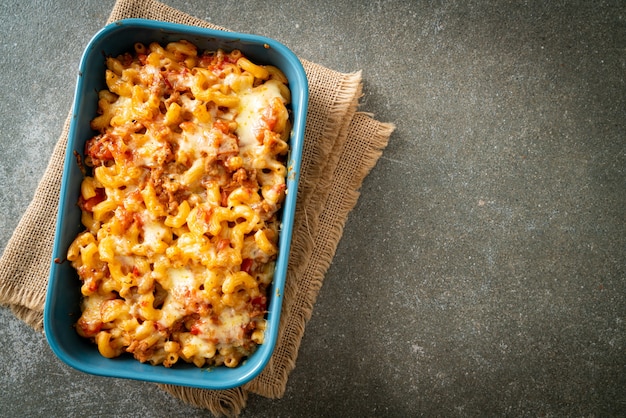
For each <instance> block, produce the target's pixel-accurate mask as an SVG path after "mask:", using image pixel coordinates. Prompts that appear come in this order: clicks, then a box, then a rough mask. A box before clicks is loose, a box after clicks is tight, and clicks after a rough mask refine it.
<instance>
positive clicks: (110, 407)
mask: <svg viewBox="0 0 626 418" xmlns="http://www.w3.org/2000/svg"><path fill="white" fill-rule="evenodd" d="M165 3H167V4H169V5H172V6H174V7H177V8H179V9H181V10H183V11H185V12H188V13H190V14H193V15H195V16H197V17H200V18H205V19H209V20H211V21H213V22H214V23H217V24H220V25H223V26H227V27H230V28H232V29H235V30H240V31H249V32H253V33H258V34H263V35H267V36H270V37H273V38H276V39H278V40H280V41H282V42H283V43H285V44H286V45H287V46H289V47H290V48H292V49H293V50H294V51H295V52H296V53H297V54H298V55H299V56H301V57H303V58H306V59H308V60H311V61H315V62H318V63H320V64H323V65H326V66H328V67H331V68H333V69H336V70H339V71H346V72H347V71H355V70H359V69H361V70H363V78H364V97H363V99H362V106H361V110H363V111H366V112H372V113H374V115H375V116H376V117H377V118H378V119H380V120H383V121H389V122H393V123H395V124H396V125H397V130H396V132H395V133H394V135H393V136H392V138H391V141H390V144H389V146H388V148H387V149H386V150H385V153H384V155H383V157H382V158H381V159H380V161H379V163H378V165H377V166H376V167H375V169H374V170H373V171H372V172H371V174H370V175H369V177H367V179H366V181H365V183H364V185H363V188H362V195H361V198H360V200H359V203H358V205H357V207H356V208H355V210H354V211H353V212H352V213H351V216H350V218H349V221H348V223H347V225H346V229H345V233H344V237H343V239H342V241H341V243H340V245H339V248H338V251H337V254H336V257H335V260H334V262H333V264H332V266H331V268H330V271H329V272H328V275H327V278H326V281H325V284H324V286H323V288H322V290H321V293H320V295H319V298H318V301H317V304H316V307H315V311H314V314H313V317H312V319H311V321H310V323H309V324H308V327H307V331H306V334H305V336H304V340H303V342H302V347H301V350H300V356H299V357H298V361H297V367H296V369H295V370H294V372H293V373H292V375H291V377H290V380H289V384H288V388H287V392H286V394H285V396H284V398H283V399H280V400H274V401H271V400H267V399H264V398H260V397H256V396H251V397H250V399H249V402H248V407H247V408H246V410H245V412H244V414H243V416H245V417H266V416H289V417H307V416H398V417H401V416H417V415H423V416H565V415H569V416H618V415H622V416H623V415H624V414H626V352H625V336H626V325H625V321H626V268H625V266H626V261H625V256H626V219H625V218H626V217H625V207H626V173H625V172H624V170H625V167H626V84H625V76H626V5H625V3H624V2H623V1H593V2H583V1H580V2H566V1H526V2H524V3H523V4H522V2H517V1H511V2H509V1H500V2H493V1H481V2H465V1H428V2H425V1H424V2H422V1H420V2H410V1H404V2H403V1H377V2H371V3H362V4H360V3H359V2H353V1H339V2H337V1H336V0H332V1H330V0H329V1H319V0H315V1H310V2H300V1H286V2H281V3H280V5H279V6H278V10H275V6H274V5H273V4H274V3H275V2H271V3H270V2H267V3H265V2H258V1H254V0H237V1H230V0H229V1H224V2H206V1H200V0H195V1H174V0H167V1H165ZM78 4H81V5H80V6H78ZM112 5H113V1H112V0H98V1H95V0H89V1H85V2H82V3H76V2H73V1H69V0H64V1H58V2H53V1H38V2H22V1H17V0H0V6H1V7H0V28H1V33H2V37H1V41H0V56H1V57H2V59H0V85H2V86H3V87H2V93H1V94H2V100H0V115H1V116H0V118H1V119H0V158H1V160H0V161H1V163H0V186H1V187H0V213H2V214H3V216H2V217H1V218H0V249H3V248H4V246H5V245H6V241H7V240H8V238H9V237H10V235H11V233H12V231H13V229H14V228H15V226H16V225H17V222H18V221H19V218H20V216H21V214H22V213H23V211H24V209H25V208H26V206H27V204H28V202H29V200H30V199H31V196H32V194H33V192H34V189H35V187H36V185H37V182H38V180H39V177H40V176H41V173H42V171H43V170H44V168H45V165H46V162H47V159H48V157H49V155H50V152H51V150H52V147H53V145H54V142H55V140H56V139H57V137H58V135H59V133H60V131H61V127H62V124H63V121H64V119H65V117H66V115H67V112H68V110H69V107H70V104H71V101H72V95H73V89H74V83H75V78H76V68H77V65H78V60H79V57H80V55H81V52H82V50H83V48H84V46H85V45H86V44H87V42H88V40H89V38H90V37H91V36H92V35H93V34H94V33H95V32H96V31H97V30H98V29H99V28H100V27H101V26H102V24H103V22H104V21H105V20H106V18H107V16H108V14H109V11H110V9H111V7H112ZM0 321H1V322H0V323H1V325H0V379H2V387H3V390H2V392H3V393H2V396H1V397H0V416H107V415H115V416H161V417H165V416H168V417H170V416H181V417H182V416H185V417H188V416H203V415H206V412H204V411H201V410H197V409H195V408H192V407H189V406H186V405H184V404H183V403H181V402H180V401H178V400H176V399H173V398H171V397H170V396H169V395H167V394H165V393H164V392H162V391H160V390H159V389H158V388H157V387H156V386H155V385H153V384H149V383H141V382H135V381H126V380H115V379H104V378H98V377H92V376H88V375H85V374H82V373H79V372H76V371H74V370H71V369H70V368H68V367H66V366H65V365H64V364H62V363H61V362H60V361H58V360H57V359H56V358H55V357H54V356H53V354H52V353H51V351H50V350H49V349H48V347H47V344H46V342H45V339H44V338H43V336H42V335H41V334H39V333H35V332H34V331H32V330H31V329H30V328H28V327H27V326H25V325H24V324H23V323H21V322H20V321H18V320H16V319H15V318H14V317H13V316H12V314H11V313H10V312H9V311H8V310H7V309H5V308H2V309H0Z"/></svg>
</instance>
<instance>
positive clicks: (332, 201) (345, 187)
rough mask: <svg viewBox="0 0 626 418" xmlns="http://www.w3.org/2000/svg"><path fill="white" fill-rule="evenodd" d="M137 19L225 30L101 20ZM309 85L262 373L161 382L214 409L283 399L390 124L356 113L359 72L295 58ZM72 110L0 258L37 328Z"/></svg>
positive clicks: (12, 295) (155, 6)
mask: <svg viewBox="0 0 626 418" xmlns="http://www.w3.org/2000/svg"><path fill="white" fill-rule="evenodd" d="M130 17H138V18H147V19H154V20H161V21H169V22H175V23H183V24H187V25H195V26H201V27H207V28H213V29H224V28H222V27H218V26H215V25H213V24H211V23H208V22H206V21H203V20H200V19H197V18H194V17H192V16H190V15H188V14H185V13H183V12H181V11H179V10H176V9H174V8H172V7H169V6H166V5H164V4H162V3H159V2H157V1H154V0H118V2H117V3H116V4H115V6H114V8H113V11H112V12H111V15H110V17H109V19H108V22H112V21H115V20H119V19H123V18H130ZM302 63H303V65H304V68H305V71H306V74H307V77H308V80H309V89H310V98H309V111H308V115H307V125H306V135H305V147H304V155H303V162H302V169H301V181H300V188H299V192H298V204H297V211H296V220H295V227H294V234H293V241H292V250H291V254H290V261H289V269H288V275H287V283H286V288H285V295H284V300H283V310H282V315H281V323H280V332H279V338H278V342H277V345H276V349H275V352H274V354H273V356H272V358H271V360H270V362H269V364H268V365H267V367H266V368H265V369H264V370H263V372H262V373H261V374H260V375H259V376H258V377H257V378H256V379H254V380H253V381H251V382H250V383H248V384H246V385H245V386H243V387H239V388H235V389H230V390H223V391H214V390H201V389H194V388H188V387H179V386H173V385H159V386H160V387H161V388H162V389H164V390H165V391H167V392H169V393H170V394H172V395H174V396H176V397H178V398H180V399H182V400H184V401H185V402H188V403H191V404H193V405H196V406H199V407H202V408H205V409H208V410H210V411H211V412H212V413H213V414H214V415H237V414H239V413H240V412H241V410H242V408H243V407H244V406H245V403H246V400H247V396H248V393H249V392H251V393H255V394H258V395H261V396H265V397H268V398H278V397H281V396H282V395H283V394H284V392H285V388H286V385H287V378H288V374H289V372H290V371H291V370H293V368H294V367H295V361H296V357H297V355H298V348H299V346H300V341H301V340H302V336H303V334H304V327H305V324H306V322H307V321H308V320H309V318H310V317H311V312H312V309H313V303H314V302H315V299H316V297H317V294H318V291H319V289H320V287H321V285H322V281H323V278H324V274H325V273H326V271H327V269H328V267H329V266H330V263H331V261H332V258H333V255H334V253H335V250H336V248H337V244H338V242H339V240H340V238H341V235H342V231H343V227H344V224H345V221H346V219H347V216H348V213H349V212H350V210H351V209H352V208H353V207H354V205H355V204H356V201H357V199H358V189H359V188H360V186H361V183H362V181H363V179H364V177H365V176H366V175H367V173H368V172H369V171H370V169H371V168H372V167H373V166H374V165H375V164H376V161H377V159H378V157H379V156H380V155H381V153H382V149H383V148H384V147H385V146H386V145H387V141H388V139H389V136H390V135H391V133H392V131H393V129H394V127H393V125H391V124H385V123H380V122H378V121H376V120H374V119H372V118H371V117H370V116H369V115H366V114H363V113H360V112H357V104H358V99H359V97H360V95H361V74H360V72H355V73H351V74H343V73H339V72H336V71H333V70H330V69H327V68H325V67H322V66H320V65H317V64H314V63H310V62H307V61H305V60H302ZM68 128H69V116H68V119H67V120H66V123H65V126H64V128H63V132H62V134H61V136H60V138H59V140H58V142H57V144H56V146H55V148H54V151H53V153H52V156H51V158H50V161H49V164H48V167H47V169H46V171H45V173H44V176H43V178H42V180H41V182H40V184H39V186H38V187H37V190H36V191H35V195H34V197H33V200H32V202H31V204H30V205H29V207H28V208H27V210H26V212H25V213H24V215H23V217H22V219H21V221H20V223H19V224H18V226H17V228H16V230H15V232H14V234H13V236H12V237H11V239H10V240H9V242H8V243H7V246H6V247H5V251H4V254H3V255H2V258H0V304H3V305H6V306H9V307H10V308H11V309H12V310H13V312H14V313H15V315H16V316H17V317H19V318H20V319H22V320H24V321H25V322H26V323H28V324H29V325H31V326H32V327H34V328H35V329H37V330H41V329H42V323H43V307H44V303H45V292H46V285H47V281H48V270H49V266H50V259H51V254H52V243H53V237H54V233H55V222H56V212H57V206H58V195H59V188H60V184H61V175H62V166H63V159H64V155H65V148H66V144H67V134H68Z"/></svg>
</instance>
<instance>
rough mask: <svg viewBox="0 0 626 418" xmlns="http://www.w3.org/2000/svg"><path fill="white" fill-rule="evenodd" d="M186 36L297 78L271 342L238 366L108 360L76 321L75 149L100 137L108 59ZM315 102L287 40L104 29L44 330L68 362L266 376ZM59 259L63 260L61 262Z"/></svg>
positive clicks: (105, 371)
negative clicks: (96, 120) (70, 254)
mask: <svg viewBox="0 0 626 418" xmlns="http://www.w3.org/2000/svg"><path fill="white" fill-rule="evenodd" d="M180 39H186V40H188V41H190V42H192V43H194V44H196V46H198V48H199V49H200V50H207V49H208V50H216V49H218V48H222V49H224V50H227V51H230V50H232V49H240V50H241V51H242V52H243V53H244V54H245V55H247V56H248V57H249V58H251V60H253V61H255V62H258V63H260V64H272V65H275V66H277V67H279V68H280V69H281V70H282V71H283V72H284V73H285V75H286V76H287V78H288V79H289V87H290V89H291V93H292V103H291V113H292V117H293V132H292V136H291V142H290V145H291V151H290V155H289V161H288V167H289V174H288V179H287V190H288V193H287V197H286V200H285V203H284V206H283V209H282V215H281V216H282V230H281V234H280V238H279V255H278V260H277V263H276V271H275V275H274V282H273V285H272V288H271V289H270V294H269V296H270V303H269V307H268V313H267V321H268V326H267V329H266V333H265V342H264V344H262V345H260V346H259V348H258V349H257V351H256V352H255V353H254V354H253V355H252V356H250V357H249V358H248V359H247V360H246V361H245V362H243V363H242V364H241V365H239V366H238V367H235V368H227V367H224V366H220V367H213V368H210V369H206V368H197V367H195V366H194V365H193V364H191V365H188V364H185V363H184V362H179V363H177V364H176V365H174V367H171V368H165V367H163V366H152V365H150V364H142V363H140V362H138V361H137V360H135V359H134V358H132V357H131V356H126V355H125V356H122V357H119V358H115V359H107V358H104V357H102V356H101V355H100V353H99V352H98V350H97V348H96V346H95V344H92V343H90V342H89V341H87V340H85V339H83V338H81V337H79V335H78V334H77V333H76V330H75V329H74V323H75V322H76V320H77V319H78V318H79V316H80V307H79V303H80V298H81V295H80V281H79V279H78V276H77V275H76V273H75V272H74V270H73V269H72V267H71V266H70V264H69V262H67V261H62V260H65V257H66V254H67V249H68V247H69V245H70V243H71V242H72V241H73V239H74V237H75V236H76V235H77V234H78V233H79V232H80V231H82V230H83V229H84V228H83V227H82V225H81V222H80V209H79V207H78V206H77V204H76V202H77V200H78V197H79V191H80V183H81V180H82V174H81V171H80V168H79V166H78V164H77V162H76V156H75V153H79V154H81V155H82V153H83V149H84V144H85V141H86V140H88V139H89V138H91V137H92V136H93V135H94V132H93V131H92V130H91V128H90V121H91V119H92V118H93V117H94V116H95V115H96V109H97V102H98V93H97V92H98V91H99V90H101V89H103V88H105V87H106V84H105V79H104V71H105V57H106V56H117V55H119V54H121V53H124V52H130V51H133V44H134V43H136V42H142V43H144V44H148V43H150V42H153V41H157V42H161V43H167V42H171V41H177V40H180ZM307 103H308V84H307V78H306V74H305V72H304V69H303V67H302V64H301V63H300V61H299V59H298V58H297V57H296V56H295V55H294V54H293V53H292V52H291V51H290V50H289V49H288V48H286V47H285V46H284V45H282V44H280V43H279V42H277V41H275V40H272V39H268V38H265V37H261V36H256V35H250V34H243V33H234V32H223V31H216V30H210V29H203V28H198V27H191V26H185V25H179V24H172V23H165V22H158V21H153V20H144V19H126V20H120V21H117V22H114V23H112V24H110V25H108V26H106V27H105V28H103V29H102V30H101V31H100V32H98V33H97V34H96V35H95V36H94V37H93V39H92V40H91V41H90V43H89V45H88V46H87V48H86V50H85V52H84V54H83V57H82V59H81V62H80V68H79V73H78V81H77V85H76V91H75V98H74V104H73V111H72V117H71V124H70V128H69V137H68V145H67V151H66V156H65V166H64V170H63V180H62V184H61V192H60V201H59V209H58V219H57V227H56V236H55V242H54V249H53V260H52V262H51V268H50V279H49V283H48V289H47V294H46V304H45V309H44V329H45V334H46V337H47V339H48V343H49V344H50V347H51V348H52V350H53V351H54V353H55V354H56V355H57V356H58V357H59V358H60V359H61V360H62V361H63V362H65V363H67V364H68V365H70V366H72V367H74V368H76V369H78V370H81V371H83V372H86V373H90V374H94V375H100V376H108V377H116V378H127V379H136V380H144V381H151V382H158V383H167V384H173V385H182V386H190V387H198V388H205V389H228V388H233V387H237V386H240V385H242V384H244V383H246V382H248V381H250V380H251V379H253V378H254V377H255V376H256V375H258V374H259V373H260V372H261V371H262V370H263V368H264V367H265V365H266V364H267V362H268V360H269V358H270V356H271V355H272V352H273V350H274V346H275V344H276V340H277V335H278V325H279V320H280V312H281V305H282V298H283V293H284V292H283V289H284V286H285V278H286V271H287V261H288V256H289V248H290V242H291V233H292V229H293V218H294V212H295V206H296V195H297V186H298V179H299V170H300V164H301V158H302V148H303V142H304V128H305V119H306V113H307ZM55 260H56V261H55Z"/></svg>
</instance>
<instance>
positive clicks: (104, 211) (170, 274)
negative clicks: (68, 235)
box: [67, 40, 291, 367]
mask: <svg viewBox="0 0 626 418" xmlns="http://www.w3.org/2000/svg"><path fill="white" fill-rule="evenodd" d="M134 49H135V50H134V51H133V52H129V53H126V54H123V55H120V56H117V57H108V58H107V59H106V67H107V69H106V74H105V76H106V84H107V87H108V88H107V89H106V90H103V91H101V92H99V102H98V109H99V112H98V113H99V115H98V116H97V117H96V118H95V119H93V121H92V123H91V125H92V128H93V129H94V130H95V131H97V132H98V134H97V135H96V136H94V137H93V138H91V139H90V140H89V141H87V143H86V145H85V152H84V166H85V167H84V171H85V177H84V179H83V181H82V184H81V191H80V198H79V202H78V204H79V206H80V208H81V211H82V223H83V225H84V226H85V228H86V229H85V230H84V232H82V233H80V234H79V235H78V236H77V237H76V238H75V240H74V241H73V243H72V244H71V246H70V248H69V250H68V256H67V258H68V260H69V261H70V262H71V263H72V266H73V267H74V268H75V269H76V271H77V272H78V276H79V278H80V280H81V283H82V285H81V292H82V295H83V299H82V306H81V309H82V315H81V316H80V318H79V319H78V321H77V323H76V329H77V332H78V333H79V334H80V335H81V336H83V337H85V338H89V339H92V340H93V341H94V342H95V343H96V344H97V347H98V350H99V351H100V353H101V354H102V355H103V356H105V357H109V358H112V357H117V356H119V355H121V354H123V353H125V352H128V353H131V354H132V355H133V356H134V357H135V358H136V359H137V360H139V361H141V362H150V363H152V364H155V365H157V364H162V365H164V366H166V367H170V366H172V365H174V364H175V363H177V362H178V361H179V360H183V361H185V362H188V363H193V364H195V365H196V366H198V367H204V366H213V365H222V364H223V365H226V366H228V367H235V366H237V365H238V364H240V362H241V361H243V360H244V359H245V358H246V357H247V356H249V355H250V354H252V353H253V352H254V350H255V349H256V347H257V345H258V344H262V343H263V338H264V330H265V324H266V320H265V313H266V307H267V304H268V296H269V295H268V294H267V289H268V288H269V286H270V284H271V281H272V277H273V272H274V264H275V260H276V255H277V252H278V243H277V242H278V233H279V223H280V222H279V220H278V219H277V211H278V210H279V209H280V207H281V204H282V202H283V200H284V197H285V192H286V190H285V178H286V174H287V169H286V167H285V161H286V156H287V152H288V140H289V135H290V132H291V125H290V120H289V114H288V111H287V108H286V105H288V104H289V102H290V92H289V89H288V87H287V79H286V78H285V76H284V74H283V73H282V72H281V71H280V70H279V69H278V68H276V67H272V66H262V65H257V64H255V63H253V62H251V61H250V60H249V59H248V58H246V57H245V56H243V55H242V53H241V52H240V51H238V50H233V51H230V52H225V51H223V50H217V51H213V52H206V51H205V52H203V53H200V52H199V51H198V49H197V48H196V46H195V45H193V44H192V43H190V42H187V41H185V40H180V41H177V42H171V43H169V44H167V45H161V44H159V43H152V44H149V45H144V44H139V43H138V44H135V47H134Z"/></svg>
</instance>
